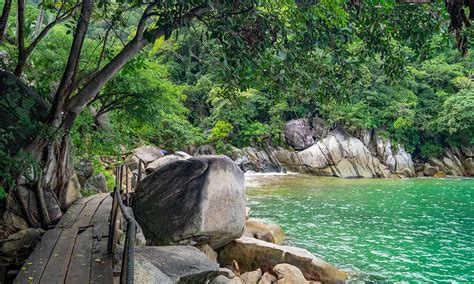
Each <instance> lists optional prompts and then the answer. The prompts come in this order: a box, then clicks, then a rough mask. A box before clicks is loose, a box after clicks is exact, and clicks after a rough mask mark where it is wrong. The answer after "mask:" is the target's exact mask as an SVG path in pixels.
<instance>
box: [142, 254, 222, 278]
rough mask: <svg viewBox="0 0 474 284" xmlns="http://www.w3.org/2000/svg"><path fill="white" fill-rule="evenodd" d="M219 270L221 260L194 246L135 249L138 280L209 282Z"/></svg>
mask: <svg viewBox="0 0 474 284" xmlns="http://www.w3.org/2000/svg"><path fill="white" fill-rule="evenodd" d="M218 270H219V265H218V264H217V262H213V261H211V260H209V258H207V257H206V255H204V254H203V253H202V252H200V251H199V250H198V249H196V248H195V247H192V246H160V247H140V248H136V249H135V275H134V278H135V279H134V280H135V283H160V284H162V283H163V284H168V283H169V284H171V283H206V281H208V280H210V279H212V278H213V277H214V276H215V275H217V272H218Z"/></svg>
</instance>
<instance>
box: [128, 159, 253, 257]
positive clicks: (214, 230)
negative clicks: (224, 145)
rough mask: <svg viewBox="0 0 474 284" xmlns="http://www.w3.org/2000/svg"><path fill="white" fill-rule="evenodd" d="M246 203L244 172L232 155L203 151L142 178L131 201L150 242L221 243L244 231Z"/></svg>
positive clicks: (211, 244)
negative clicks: (230, 157) (216, 154)
mask: <svg viewBox="0 0 474 284" xmlns="http://www.w3.org/2000/svg"><path fill="white" fill-rule="evenodd" d="M245 203H246V202H245V190H244V176H243V174H242V171H241V170H240V169H239V168H238V167H237V166H236V165H235V164H234V163H233V162H232V160H230V159H229V158H227V157H223V156H199V157H194V158H190V159H188V160H179V161H175V162H172V163H169V164H167V165H165V166H164V167H162V168H160V169H158V170H157V171H156V172H154V173H152V174H150V175H148V176H147V177H146V178H144V179H143V180H142V181H141V182H140V183H139V184H138V186H137V189H136V191H135V195H134V202H133V205H132V206H133V210H134V213H135V216H136V219H137V221H138V222H139V223H140V225H141V226H142V229H143V232H144V234H145V237H146V238H147V241H148V243H150V244H151V245H162V244H191V245H198V244H209V245H210V246H211V247H212V248H213V249H216V248H219V247H222V246H223V245H225V244H226V243H228V242H230V241H231V240H233V239H235V238H238V237H240V236H241V234H242V230H243V228H244V224H245V209H246V205H245ZM216 216H219V218H216Z"/></svg>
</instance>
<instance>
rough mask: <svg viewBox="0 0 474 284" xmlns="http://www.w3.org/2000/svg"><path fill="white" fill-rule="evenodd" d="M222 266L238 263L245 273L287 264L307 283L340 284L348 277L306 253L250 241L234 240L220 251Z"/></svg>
mask: <svg viewBox="0 0 474 284" xmlns="http://www.w3.org/2000/svg"><path fill="white" fill-rule="evenodd" d="M218 259H219V263H220V264H221V265H222V266H231V265H232V263H233V261H234V260H235V261H237V262H238V264H239V267H240V269H241V270H243V271H253V270H255V269H258V268H260V267H272V266H276V265H277V264H280V263H288V264H291V265H294V266H296V267H298V268H299V269H300V270H301V272H302V273H303V275H304V277H305V278H306V279H307V280H317V281H321V282H337V281H341V282H342V281H345V280H347V274H346V273H345V272H342V271H340V270H338V269H337V268H335V267H334V266H332V265H330V264H329V263H327V262H325V261H323V260H321V259H318V258H316V257H315V256H314V255H312V254H311V253H310V252H308V251H307V250H305V249H300V248H296V247H289V246H280V245H276V244H272V243H268V242H265V241H261V240H257V239H254V238H249V237H241V238H240V239H237V240H234V241H232V242H231V243H229V244H228V245H226V246H225V247H224V248H222V249H221V250H220V251H219V258H218Z"/></svg>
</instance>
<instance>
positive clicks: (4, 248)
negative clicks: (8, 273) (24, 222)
mask: <svg viewBox="0 0 474 284" xmlns="http://www.w3.org/2000/svg"><path fill="white" fill-rule="evenodd" d="M43 233H44V231H43V230H42V229H33V228H29V229H25V230H21V231H19V232H17V233H15V234H12V235H10V236H8V238H7V239H3V240H0V265H1V264H8V265H11V264H16V265H20V262H21V261H22V260H24V259H26V258H27V257H28V255H29V254H30V253H31V252H32V251H33V249H34V248H35V246H36V245H37V244H38V243H39V242H40V240H41V235H42V234H43Z"/></svg>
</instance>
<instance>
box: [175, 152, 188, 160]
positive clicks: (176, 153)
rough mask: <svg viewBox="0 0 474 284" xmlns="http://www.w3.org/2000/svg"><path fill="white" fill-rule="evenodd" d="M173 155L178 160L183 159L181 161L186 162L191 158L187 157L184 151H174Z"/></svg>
mask: <svg viewBox="0 0 474 284" xmlns="http://www.w3.org/2000/svg"><path fill="white" fill-rule="evenodd" d="M174 154H175V155H176V156H178V157H179V158H180V159H183V160H187V159H189V158H192V156H191V155H189V154H188V153H186V152H184V151H176V152H175V153H174Z"/></svg>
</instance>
